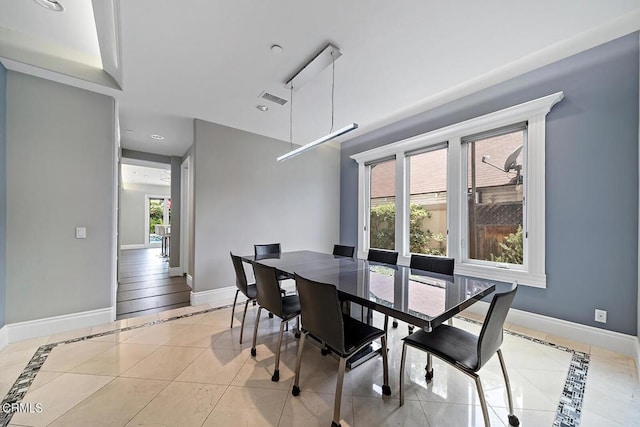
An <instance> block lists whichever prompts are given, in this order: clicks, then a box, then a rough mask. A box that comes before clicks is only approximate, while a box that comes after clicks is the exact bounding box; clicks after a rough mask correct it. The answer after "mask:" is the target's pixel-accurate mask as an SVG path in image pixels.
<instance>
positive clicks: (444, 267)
mask: <svg viewBox="0 0 640 427" xmlns="http://www.w3.org/2000/svg"><path fill="white" fill-rule="evenodd" d="M409 267H410V268H414V269H416V270H422V271H428V272H431V273H436V274H442V275H445V276H453V270H454V267H455V260H454V259H453V258H446V257H441V256H430V255H416V254H412V255H411V261H410V262H409ZM448 323H449V326H451V325H452V324H453V323H452V319H449V322H448ZM409 333H410V334H411V333H413V325H409Z"/></svg>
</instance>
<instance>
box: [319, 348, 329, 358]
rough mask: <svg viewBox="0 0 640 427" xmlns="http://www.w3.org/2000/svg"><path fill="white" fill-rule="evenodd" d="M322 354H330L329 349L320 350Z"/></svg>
mask: <svg viewBox="0 0 640 427" xmlns="http://www.w3.org/2000/svg"><path fill="white" fill-rule="evenodd" d="M320 354H321V355H323V356H326V355H327V354H329V349H328V348H323V349H321V350H320Z"/></svg>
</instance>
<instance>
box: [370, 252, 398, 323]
mask: <svg viewBox="0 0 640 427" xmlns="http://www.w3.org/2000/svg"><path fill="white" fill-rule="evenodd" d="M367 261H373V262H380V263H383V264H391V265H397V264H398V252H395V251H385V250H380V249H369V253H368V254H367ZM388 322H389V317H388V316H387V315H385V316H384V329H385V330H386V329H387V324H388ZM391 326H393V328H397V327H398V321H397V320H396V319H393V322H392V323H391Z"/></svg>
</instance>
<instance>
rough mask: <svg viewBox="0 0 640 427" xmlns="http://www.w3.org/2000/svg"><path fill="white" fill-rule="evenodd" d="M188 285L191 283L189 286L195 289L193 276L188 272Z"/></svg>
mask: <svg viewBox="0 0 640 427" xmlns="http://www.w3.org/2000/svg"><path fill="white" fill-rule="evenodd" d="M187 285H189V287H190V288H191V289H193V276H192V275H190V274H189V273H187Z"/></svg>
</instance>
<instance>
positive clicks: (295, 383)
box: [291, 332, 307, 396]
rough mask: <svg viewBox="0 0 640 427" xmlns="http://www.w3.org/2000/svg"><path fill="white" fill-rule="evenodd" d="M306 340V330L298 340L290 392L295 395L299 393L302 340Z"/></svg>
mask: <svg viewBox="0 0 640 427" xmlns="http://www.w3.org/2000/svg"><path fill="white" fill-rule="evenodd" d="M306 340H307V332H303V333H302V336H301V337H300V339H299V340H298V358H297V359H296V377H295V379H294V380H293V390H291V394H293V395H294V396H297V395H299V394H300V366H301V365H302V350H303V349H304V342H305V341H306Z"/></svg>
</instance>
